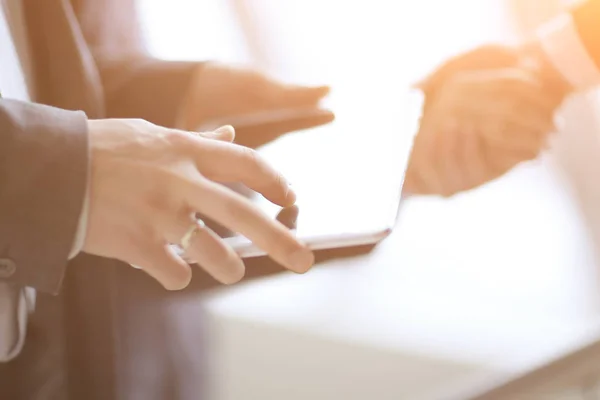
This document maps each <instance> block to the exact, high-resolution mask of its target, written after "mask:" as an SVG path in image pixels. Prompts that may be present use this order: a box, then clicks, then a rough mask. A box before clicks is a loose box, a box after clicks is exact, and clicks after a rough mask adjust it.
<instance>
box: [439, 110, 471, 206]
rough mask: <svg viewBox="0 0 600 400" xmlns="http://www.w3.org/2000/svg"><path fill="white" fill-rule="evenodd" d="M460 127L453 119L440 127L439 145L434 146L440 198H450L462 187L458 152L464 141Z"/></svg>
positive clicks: (462, 178) (449, 119)
mask: <svg viewBox="0 0 600 400" xmlns="http://www.w3.org/2000/svg"><path fill="white" fill-rule="evenodd" d="M461 128H462V127H461V126H460V125H459V122H458V120H457V119H456V118H455V117H451V118H448V120H447V121H446V122H445V123H444V124H443V125H442V126H441V127H440V135H439V145H438V146H436V161H437V165H438V171H439V172H438V174H439V176H440V177H441V180H440V181H441V182H440V184H441V187H442V189H441V191H440V193H439V194H441V195H442V196H451V195H453V194H454V193H456V192H457V191H458V190H460V188H461V187H462V186H463V180H464V177H463V173H462V171H461V168H460V162H461V160H460V156H461V154H460V152H461V148H462V147H463V144H464V143H463V142H464V140H465V138H464V134H463V130H462V129H461Z"/></svg>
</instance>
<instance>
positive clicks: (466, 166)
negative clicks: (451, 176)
mask: <svg viewBox="0 0 600 400" xmlns="http://www.w3.org/2000/svg"><path fill="white" fill-rule="evenodd" d="M464 135H465V140H464V141H463V146H462V148H461V171H462V173H463V176H464V177H465V180H464V186H463V187H462V189H461V190H469V189H473V188H476V187H478V186H481V185H483V184H484V183H487V182H489V181H491V180H492V179H494V178H496V176H497V175H496V174H495V173H494V170H493V168H492V167H491V165H490V161H489V159H488V153H487V152H486V148H485V139H484V138H483V137H482V135H481V129H480V128H477V127H476V126H475V125H474V124H470V125H469V126H467V127H466V129H465V131H464Z"/></svg>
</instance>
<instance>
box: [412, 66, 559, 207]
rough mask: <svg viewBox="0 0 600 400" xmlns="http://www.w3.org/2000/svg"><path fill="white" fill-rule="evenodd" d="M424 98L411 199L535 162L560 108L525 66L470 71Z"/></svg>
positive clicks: (453, 189) (447, 193)
mask: <svg viewBox="0 0 600 400" xmlns="http://www.w3.org/2000/svg"><path fill="white" fill-rule="evenodd" d="M429 96H430V97H429V98H428V99H427V100H426V108H425V112H424V116H423V120H422V122H421V129H420V132H419V133H418V135H417V138H416V140H415V145H414V149H413V153H412V156H411V160H410V163H409V168H408V171H407V176H406V181H405V191H406V192H408V193H413V194H437V195H443V196H450V195H453V194H455V193H457V192H459V191H463V190H467V189H471V188H474V187H476V186H479V185H481V184H483V183H485V182H488V181H490V180H492V179H495V178H497V177H499V176H501V175H502V174H504V173H505V172H507V171H508V170H510V169H511V168H512V167H514V166H515V165H516V164H518V163H519V162H522V161H525V160H529V159H533V158H535V157H537V155H538V154H539V152H540V151H541V150H542V149H543V148H544V146H545V143H546V140H547V137H548V134H549V133H550V132H552V131H554V127H553V115H554V111H555V109H556V108H557V107H558V104H557V102H556V100H555V99H553V98H551V97H549V96H547V94H546V93H545V90H544V88H543V86H542V83H541V82H540V80H539V79H538V78H537V76H536V75H535V74H534V73H533V72H531V71H528V70H526V69H523V68H515V67H512V68H498V69H487V70H467V71H464V72H456V73H454V74H453V75H451V76H449V77H447V78H446V79H445V81H444V82H442V83H441V84H440V86H439V87H438V88H437V89H436V91H435V93H434V94H430V95H429Z"/></svg>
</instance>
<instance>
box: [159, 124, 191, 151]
mask: <svg viewBox="0 0 600 400" xmlns="http://www.w3.org/2000/svg"><path fill="white" fill-rule="evenodd" d="M164 135H165V140H166V141H167V142H168V143H169V144H170V145H172V146H173V147H175V148H178V149H187V148H189V147H190V146H191V145H192V144H193V143H194V137H193V136H192V135H189V134H187V133H186V132H182V131H177V130H173V129H168V130H166V132H165V134H164Z"/></svg>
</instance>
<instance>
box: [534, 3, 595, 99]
mask: <svg viewBox="0 0 600 400" xmlns="http://www.w3.org/2000/svg"><path fill="white" fill-rule="evenodd" d="M537 37H538V40H539V41H540V44H541V47H542V48H543V49H544V52H545V53H546V55H547V57H548V60H549V61H550V62H551V63H552V64H553V66H554V68H556V70H557V71H558V72H559V73H560V74H561V75H562V76H563V77H564V78H565V80H566V81H567V82H569V83H570V84H571V85H572V86H573V88H574V89H576V90H586V89H589V88H590V87H592V86H595V85H597V84H599V83H600V70H598V68H597V67H596V64H595V63H594V60H593V59H592V58H591V57H590V55H589V54H588V52H587V50H586V48H585V46H584V45H583V43H582V42H581V39H580V38H579V33H578V32H577V27H576V26H575V23H574V22H573V18H572V16H571V14H569V13H565V14H562V15H561V16H560V17H558V18H556V19H554V20H552V21H550V22H549V23H547V24H545V25H543V26H542V27H541V28H540V29H539V30H538V32H537Z"/></svg>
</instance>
